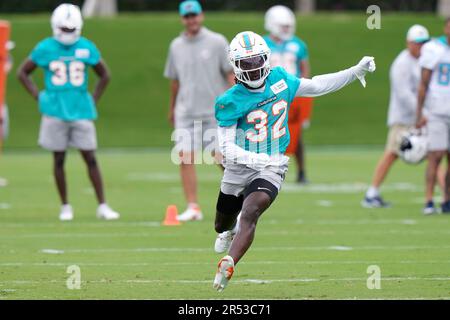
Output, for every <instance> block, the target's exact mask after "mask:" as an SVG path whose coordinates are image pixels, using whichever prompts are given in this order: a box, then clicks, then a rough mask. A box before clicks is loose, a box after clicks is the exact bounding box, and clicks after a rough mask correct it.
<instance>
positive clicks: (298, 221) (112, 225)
mask: <svg viewBox="0 0 450 320" xmlns="http://www.w3.org/2000/svg"><path fill="white" fill-rule="evenodd" d="M163 217H164V213H161V221H162V220H163ZM161 221H140V222H119V221H111V222H106V223H105V222H65V223H45V222H42V223H40V222H37V223H31V222H30V223H7V222H6V223H2V224H1V225H0V230H1V229H9V228H11V229H16V228H57V227H61V226H63V225H64V226H70V227H82V228H108V229H109V228H129V227H162V225H161ZM428 221H434V220H433V217H429V219H423V220H414V219H317V220H305V219H295V220H277V219H272V220H271V222H272V223H278V224H281V223H283V224H293V223H294V224H305V225H307V224H310V225H373V224H375V225H376V224H400V225H418V224H420V223H426V222H428ZM449 223H450V219H441V220H439V224H449Z"/></svg>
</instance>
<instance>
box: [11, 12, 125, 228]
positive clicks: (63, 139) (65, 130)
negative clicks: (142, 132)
mask: <svg viewBox="0 0 450 320" xmlns="http://www.w3.org/2000/svg"><path fill="white" fill-rule="evenodd" d="M51 26H52V29H53V37H51V38H47V39H45V40H43V41H41V42H39V43H38V44H37V46H36V47H35V48H34V50H33V51H32V52H31V54H30V56H29V57H28V58H27V59H26V60H25V61H24V62H23V64H22V65H21V66H20V69H19V70H18V77H19V80H20V81H21V82H22V84H23V85H24V86H25V88H26V89H27V91H28V92H29V93H30V94H31V95H32V96H33V98H34V99H36V100H37V101H38V102H39V109H40V112H41V113H42V121H41V128H40V133H39V144H40V145H41V146H42V147H43V148H44V149H47V150H49V151H52V152H53V158H54V175H55V182H56V185H57V188H58V192H59V195H60V198H61V202H62V208H61V212H60V215H59V218H60V220H63V221H64V220H72V219H73V209H72V206H71V205H70V204H69V202H68V198H67V191H66V177H65V172H64V161H65V157H66V151H67V148H68V147H75V148H77V149H79V150H80V152H81V155H82V156H83V159H84V161H85V162H86V165H87V169H88V172H89V177H90V179H91V182H92V184H93V186H94V189H95V193H96V195H97V200H98V203H99V206H98V209H97V217H98V218H101V219H107V220H113V219H118V218H119V214H118V213H117V212H115V211H113V210H112V209H111V208H110V207H109V206H108V205H107V204H106V202H105V196H104V193H103V182H102V178H101V174H100V168H99V166H98V163H97V160H96V156H95V150H96V149H97V137H96V131H95V125H94V120H95V119H96V118H97V110H96V107H95V103H96V102H97V101H98V100H99V98H100V96H101V95H102V94H103V91H104V89H105V87H106V85H107V84H108V82H109V71H108V69H107V66H106V64H105V63H104V62H103V60H102V59H101V56H100V52H99V51H98V49H97V48H96V46H95V45H94V44H93V43H92V42H91V41H89V40H88V39H86V38H84V37H81V28H82V26H83V20H82V17H81V12H80V9H79V8H78V7H77V6H74V5H71V4H61V5H60V6H58V7H57V8H56V9H55V10H54V11H53V14H52V18H51ZM90 66H91V67H92V68H93V69H94V71H95V73H96V74H97V75H98V76H99V77H100V80H99V82H98V83H97V86H96V88H95V91H94V93H93V95H92V96H91V94H90V93H89V92H88V67H90ZM37 67H41V68H43V69H44V73H45V90H43V91H41V92H39V90H38V88H37V87H36V85H35V84H34V82H33V80H32V79H31V77H30V75H31V73H32V72H33V71H34V70H35V69H36V68H37Z"/></svg>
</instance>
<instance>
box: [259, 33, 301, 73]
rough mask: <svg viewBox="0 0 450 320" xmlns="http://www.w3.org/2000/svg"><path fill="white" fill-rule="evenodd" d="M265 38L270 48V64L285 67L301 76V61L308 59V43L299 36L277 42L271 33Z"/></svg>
mask: <svg viewBox="0 0 450 320" xmlns="http://www.w3.org/2000/svg"><path fill="white" fill-rule="evenodd" d="M264 40H265V41H266V43H267V45H268V46H269V48H270V51H271V55H270V65H271V66H272V67H283V68H284V69H285V70H286V71H287V72H288V73H290V74H293V75H295V76H297V77H299V78H300V77H301V76H302V74H301V70H300V61H303V60H306V59H308V47H307V46H306V43H305V42H303V41H302V40H300V39H299V38H297V37H293V38H292V39H290V40H287V41H283V42H280V43H277V42H275V41H273V40H272V38H271V37H270V36H269V35H265V36H264Z"/></svg>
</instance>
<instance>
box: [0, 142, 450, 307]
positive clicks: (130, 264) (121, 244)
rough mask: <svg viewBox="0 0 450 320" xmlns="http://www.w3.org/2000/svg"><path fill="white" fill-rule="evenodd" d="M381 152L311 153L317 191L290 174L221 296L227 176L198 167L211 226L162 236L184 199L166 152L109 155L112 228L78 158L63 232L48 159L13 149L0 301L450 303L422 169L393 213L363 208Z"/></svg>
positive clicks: (73, 159)
mask: <svg viewBox="0 0 450 320" xmlns="http://www.w3.org/2000/svg"><path fill="white" fill-rule="evenodd" d="M380 151H381V150H377V149H376V150H371V151H368V150H358V149H356V150H355V149H354V150H351V149H342V148H340V149H339V148H337V149H324V148H320V149H317V148H315V149H314V148H313V150H310V153H309V158H308V160H309V168H310V172H309V173H310V178H311V180H312V181H313V183H312V184H311V185H310V186H308V187H303V188H299V187H296V186H295V185H294V184H293V183H292V181H293V179H294V174H293V172H292V171H293V170H291V172H289V175H288V177H287V179H286V180H287V181H286V183H285V185H284V188H283V190H282V192H281V193H280V195H279V197H278V199H277V201H276V202H275V203H274V205H273V206H272V207H271V208H270V209H269V210H268V211H267V212H266V213H265V214H264V215H263V217H262V220H261V221H260V223H259V225H258V229H257V234H256V239H255V241H254V244H253V246H252V248H251V249H250V251H249V252H248V254H247V255H246V256H245V257H244V259H243V260H242V262H241V263H239V264H238V266H237V269H236V272H235V276H234V277H233V279H232V281H231V282H230V285H229V287H228V288H227V289H226V290H225V291H224V292H223V293H221V294H219V293H217V292H215V291H214V290H213V289H212V280H213V276H214V272H215V267H216V263H217V261H218V259H219V258H220V257H221V256H219V255H216V254H215V253H214V252H213V243H214V239H215V232H214V230H213V218H214V208H215V201H216V196H217V194H218V187H219V181H220V178H221V173H220V172H219V170H218V169H217V168H216V167H214V166H200V167H199V179H200V181H201V183H200V198H201V204H202V206H203V210H204V213H205V214H206V218H205V220H204V221H201V222H194V223H188V224H184V225H182V226H179V227H163V226H161V225H160V222H161V221H162V219H163V217H164V212H165V208H166V206H167V205H169V204H176V205H178V207H179V208H180V209H182V206H183V202H184V201H183V196H182V192H181V188H180V184H179V181H178V179H179V178H178V170H177V167H176V166H175V165H173V164H172V163H171V162H170V156H169V153H168V152H143V151H132V150H128V151H124V150H122V151H120V150H119V151H104V152H101V153H100V154H99V158H100V162H101V165H102V168H103V172H104V176H105V180H106V186H107V195H108V197H109V202H110V204H111V205H112V206H113V207H114V208H116V209H117V210H119V211H120V212H121V213H122V219H121V220H120V221H116V222H102V221H97V220H96V218H95V209H96V204H95V201H94V196H93V191H92V189H91V188H90V185H89V182H88V179H87V176H86V174H85V168H84V165H83V164H82V161H81V159H80V158H79V157H78V155H77V154H75V153H71V155H70V157H69V161H68V182H69V192H70V199H71V203H72V205H73V206H74V209H75V215H76V218H75V220H74V221H72V222H69V223H61V222H59V221H58V220H57V214H58V210H59V204H58V199H57V196H56V191H55V187H54V185H53V181H52V177H51V162H50V156H49V155H48V154H46V153H31V152H18V151H16V152H7V153H6V154H5V155H4V156H3V158H2V168H3V170H4V171H3V172H5V173H6V174H5V175H6V176H7V178H8V179H9V185H8V186H7V187H6V188H0V199H1V200H0V299H38V298H39V299H89V298H90V299H119V298H120V299H222V298H228V299H354V298H357V299H361V298H364V299H380V298H386V299H393V298H407V299H410V298H412V299H416V298H417V299H420V298H447V299H448V298H450V278H449V273H448V270H449V265H450V260H449V256H448V250H449V242H448V239H449V233H450V228H449V227H450V220H449V217H448V216H444V215H436V216H430V217H425V216H422V214H421V206H422V197H423V192H422V185H423V182H422V178H423V169H424V167H423V165H422V166H418V167H414V166H407V165H404V164H400V163H399V164H397V165H396V168H395V170H394V171H393V172H392V175H391V176H390V177H389V179H388V181H387V183H386V185H385V189H384V191H385V192H384V194H385V196H386V198H387V199H389V200H392V201H393V202H394V207H393V208H391V209H385V210H367V209H363V208H361V207H360V205H359V202H360V200H361V198H362V196H363V193H364V189H365V187H366V185H367V182H368V180H369V177H370V175H371V172H372V169H373V166H374V165H375V163H376V160H377V158H378V156H379V153H380ZM46 250H57V251H56V252H59V254H54V253H55V251H46ZM48 252H50V253H48ZM52 252H53V254H52ZM70 265H78V266H79V267H80V268H81V281H82V283H81V289H80V290H69V289H67V288H66V279H67V278H68V277H69V274H67V273H66V270H67V268H68V267H69V266H70ZM370 265H378V266H379V267H380V269H381V276H382V280H381V289H380V290H369V289H367V287H366V280H367V277H368V276H369V275H368V274H367V268H368V267H369V266H370Z"/></svg>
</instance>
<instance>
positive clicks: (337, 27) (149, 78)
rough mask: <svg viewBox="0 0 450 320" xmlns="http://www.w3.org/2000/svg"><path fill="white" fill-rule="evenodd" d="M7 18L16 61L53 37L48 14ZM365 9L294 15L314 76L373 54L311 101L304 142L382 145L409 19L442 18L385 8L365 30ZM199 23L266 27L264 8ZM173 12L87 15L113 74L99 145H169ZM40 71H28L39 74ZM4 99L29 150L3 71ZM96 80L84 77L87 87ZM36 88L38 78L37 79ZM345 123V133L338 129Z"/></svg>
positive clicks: (434, 23) (434, 21) (22, 117)
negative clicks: (350, 78)
mask: <svg viewBox="0 0 450 320" xmlns="http://www.w3.org/2000/svg"><path fill="white" fill-rule="evenodd" d="M1 18H3V19H9V20H10V21H11V23H12V38H13V40H14V41H15V42H16V44H17V47H16V49H15V50H14V51H13V54H14V58H15V60H16V67H17V66H18V64H19V63H20V62H21V61H22V60H23V59H24V58H25V57H26V56H27V55H28V54H29V52H30V51H31V50H32V48H33V47H34V45H35V44H36V43H37V42H38V41H39V40H41V39H43V38H44V37H47V36H49V35H50V34H51V30H50V24H49V16H47V15H14V16H5V15H0V19H1ZM366 18H367V15H366V14H365V13H364V12H361V13H358V14H356V13H352V14H345V13H338V14H335V13H332V14H330V13H319V14H317V15H314V16H309V17H299V22H298V35H299V36H300V37H302V38H303V39H304V40H305V41H306V42H307V44H308V46H309V49H310V56H311V66H312V72H313V74H321V73H327V72H332V71H337V70H340V69H343V68H346V67H349V66H352V65H354V64H356V63H357V62H358V61H359V59H360V58H361V57H362V56H364V55H368V54H369V55H373V56H375V57H376V61H377V68H378V69H377V72H376V73H375V74H374V75H371V76H369V77H368V87H367V88H366V89H365V90H363V89H362V87H361V86H360V85H357V84H354V85H352V86H351V87H350V88H347V89H345V90H343V91H342V92H339V93H335V94H333V95H330V96H327V97H323V98H319V99H317V100H316V102H315V109H314V119H313V127H312V128H311V130H310V131H309V132H308V135H307V136H306V140H307V142H308V143H309V144H315V145H334V144H345V145H348V144H360V145H367V144H371V145H373V144H381V143H383V142H384V139H385V137H384V134H381V133H383V132H384V128H385V119H386V110H387V104H388V94H389V83H388V69H389V65H390V64H391V63H392V61H393V59H394V58H395V56H396V55H397V54H398V53H399V52H400V51H401V50H402V48H403V47H404V38H405V33H406V31H407V29H408V27H409V26H411V25H412V24H414V23H421V24H423V25H425V26H427V27H428V28H429V30H430V32H431V34H433V35H440V34H441V32H442V25H443V21H442V20H440V19H438V18H436V17H435V16H432V15H428V14H420V15H399V14H389V13H384V12H383V15H382V29H381V30H368V29H367V28H366ZM205 23H206V25H207V26H208V27H209V28H211V29H212V30H215V31H217V32H221V33H223V34H224V35H225V36H226V37H227V38H228V39H229V40H231V39H232V37H233V36H234V35H235V34H236V33H238V32H240V31H243V30H249V29H250V30H254V31H256V32H260V33H264V30H263V14H262V13H236V12H233V13H208V14H207V17H206V22H205ZM180 31H181V25H180V21H179V17H178V16H177V15H176V14H168V13H152V14H122V15H120V16H119V17H118V18H117V19H94V20H88V21H86V23H85V27H84V31H83V34H84V35H85V36H86V37H88V38H90V39H92V40H93V41H94V42H95V43H96V44H97V45H98V47H99V48H100V49H101V51H102V53H103V56H104V58H105V60H106V61H107V62H108V64H109V65H110V68H111V71H112V75H113V79H112V82H111V85H110V87H109V89H108V91H107V92H106V95H105V96H104V97H103V99H102V100H101V101H100V104H99V113H100V119H99V121H98V128H99V130H98V131H99V140H100V144H101V145H102V146H104V147H123V146H130V147H137V146H141V147H142V146H144V147H167V146H169V145H170V139H169V137H170V132H171V128H170V127H169V125H168V122H167V120H166V115H167V108H168V101H169V84H168V81H167V80H166V79H164V78H163V76H162V74H163V67H164V63H165V59H166V55H167V51H168V47H169V43H170V41H171V40H172V39H173V38H174V37H175V36H177V35H178V34H179V32H180ZM41 78H42V74H41V73H40V72H39V73H37V74H36V79H39V80H41ZM9 80H10V81H9V89H8V103H9V105H10V108H11V119H12V124H11V130H12V132H11V137H10V139H9V141H7V146H9V147H35V146H36V134H37V131H38V126H39V113H38V111H37V106H36V103H35V102H34V101H33V100H32V99H31V98H30V97H29V96H28V95H27V94H26V93H25V91H24V89H23V88H22V87H21V86H20V85H19V83H18V81H17V80H16V79H15V76H14V74H12V75H11V76H10V79H9ZM92 80H94V77H92V78H91V84H93V81H92ZM38 82H39V84H41V85H42V81H38ZM343 127H345V128H346V130H340V128H343Z"/></svg>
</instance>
